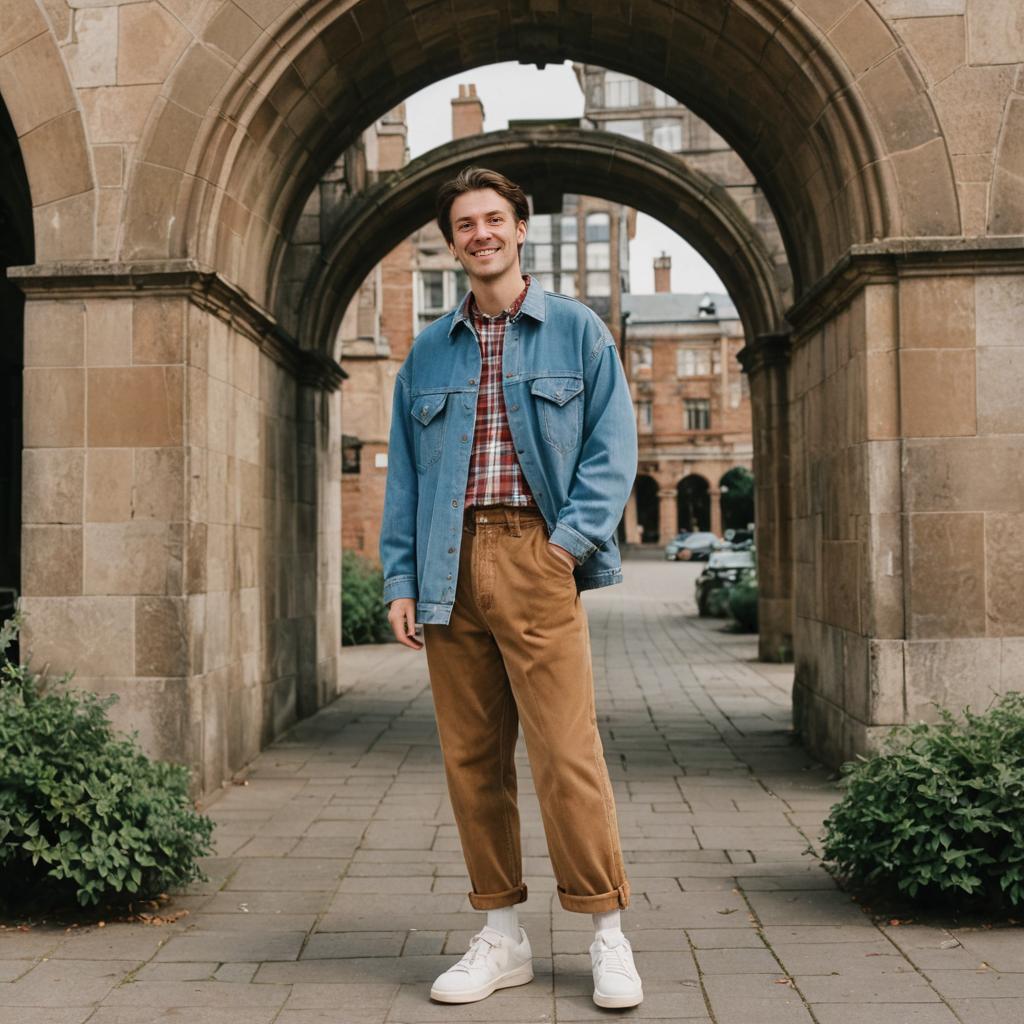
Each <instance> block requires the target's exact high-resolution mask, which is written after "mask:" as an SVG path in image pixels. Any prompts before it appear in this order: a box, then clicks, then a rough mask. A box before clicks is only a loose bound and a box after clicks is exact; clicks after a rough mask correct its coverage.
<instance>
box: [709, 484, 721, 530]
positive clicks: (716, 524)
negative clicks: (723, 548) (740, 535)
mask: <svg viewBox="0 0 1024 1024" xmlns="http://www.w3.org/2000/svg"><path fill="white" fill-rule="evenodd" d="M708 501H709V502H710V506H711V532H712V533H714V534H717V535H718V536H719V537H721V536H722V492H721V491H720V490H719V489H718V488H717V487H712V488H711V490H710V491H709V492H708Z"/></svg>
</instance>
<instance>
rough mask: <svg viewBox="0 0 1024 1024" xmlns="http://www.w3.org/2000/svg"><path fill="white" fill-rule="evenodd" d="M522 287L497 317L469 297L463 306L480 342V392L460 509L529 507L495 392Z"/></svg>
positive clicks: (499, 395) (500, 401) (499, 396)
mask: <svg viewBox="0 0 1024 1024" xmlns="http://www.w3.org/2000/svg"><path fill="white" fill-rule="evenodd" d="M523 281H524V282H525V286H524V287H523V290H522V291H521V292H520V293H519V297H518V298H517V299H516V301H515V302H513V303H512V305H511V306H509V307H508V309H506V310H503V311H502V312H501V313H499V314H498V315H497V316H487V315H486V314H484V313H481V312H480V310H479V308H478V307H477V304H476V299H475V298H474V297H473V293H472V292H470V294H469V298H468V299H467V300H466V301H467V302H468V304H469V308H468V310H467V313H468V315H469V317H470V319H471V321H472V323H473V330H475V331H476V335H477V337H478V338H479V339H480V392H479V394H478V395H477V401H476V428H475V430H474V432H473V452H472V454H471V455H470V458H469V482H468V483H467V485H466V502H465V504H466V507H469V506H470V505H498V504H505V505H534V504H535V502H534V498H533V495H532V494H531V493H530V486H529V484H527V482H526V478H525V477H524V476H523V471H522V469H521V468H520V466H519V460H518V459H517V458H516V450H515V446H514V445H513V444H512V433H511V431H510V430H509V428H508V416H507V414H506V413H505V395H504V393H503V392H502V389H501V353H502V349H503V347H504V344H505V327H506V325H507V324H508V322H509V320H514V319H515V318H516V317H517V316H518V315H519V309H520V307H521V306H522V304H523V300H524V299H525V298H526V292H527V290H528V289H529V287H530V278H529V276H524V278H523Z"/></svg>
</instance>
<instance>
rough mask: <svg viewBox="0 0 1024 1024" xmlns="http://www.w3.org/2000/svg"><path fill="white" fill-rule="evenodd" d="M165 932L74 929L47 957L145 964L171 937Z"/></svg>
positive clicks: (130, 926)
mask: <svg viewBox="0 0 1024 1024" xmlns="http://www.w3.org/2000/svg"><path fill="white" fill-rule="evenodd" d="M173 934H174V933H173V932H171V931H169V930H167V929H165V928H157V927H154V928H149V929H147V930H144V929H142V928H140V927H139V926H138V925H137V924H108V925H106V926H105V927H103V928H76V929H75V930H74V931H72V932H70V933H69V934H68V935H67V937H66V938H65V939H64V941H63V942H61V944H60V945H59V946H57V948H56V949H54V950H53V951H52V952H51V953H50V956H51V957H52V958H54V959H58V960H132V961H136V962H137V961H139V960H148V959H149V958H150V957H151V956H152V955H153V954H154V953H155V952H156V951H157V950H158V949H159V948H160V946H161V945H162V944H163V943H165V942H167V941H168V940H169V939H171V938H172V937H173Z"/></svg>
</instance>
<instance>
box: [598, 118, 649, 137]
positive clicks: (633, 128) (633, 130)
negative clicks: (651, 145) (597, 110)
mask: <svg viewBox="0 0 1024 1024" xmlns="http://www.w3.org/2000/svg"><path fill="white" fill-rule="evenodd" d="M601 127H602V128H604V129H605V130H606V131H609V132H615V133H616V134H617V135H625V136H626V137H627V138H630V139H636V141H637V142H643V141H645V140H644V123H643V121H635V120H630V121H605V122H604V123H603V124H602V125H601Z"/></svg>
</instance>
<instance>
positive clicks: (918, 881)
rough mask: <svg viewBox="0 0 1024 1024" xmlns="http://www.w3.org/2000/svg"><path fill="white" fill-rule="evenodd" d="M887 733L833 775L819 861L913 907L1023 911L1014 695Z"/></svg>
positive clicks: (1023, 832) (1019, 729)
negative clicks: (835, 799)
mask: <svg viewBox="0 0 1024 1024" xmlns="http://www.w3.org/2000/svg"><path fill="white" fill-rule="evenodd" d="M939 714H940V716H941V721H940V722H939V723H937V724H934V725H932V724H924V723H921V724H917V725H912V726H899V727H897V728H895V729H894V730H893V731H892V733H891V734H890V736H889V737H888V739H887V740H886V742H885V745H884V746H883V748H882V750H881V752H880V753H878V754H877V755H875V756H873V757H870V758H863V757H861V758H858V760H857V761H855V762H849V763H847V764H845V765H844V766H843V769H842V771H843V774H844V776H845V779H844V785H845V788H846V793H845V795H844V797H843V799H842V800H841V801H840V802H839V803H838V804H836V805H835V806H834V807H833V808H832V811H831V814H830V815H829V817H828V818H827V819H826V821H825V828H826V835H825V841H824V846H823V852H824V860H825V861H827V862H831V863H832V865H834V869H835V870H836V871H837V873H839V874H840V875H842V876H845V877H846V878H847V879H848V880H849V881H850V882H852V883H854V884H859V885H865V886H870V887H873V888H876V889H878V890H880V891H883V892H885V891H888V892H891V893H892V894H902V895H905V896H908V897H910V898H911V899H917V900H921V901H925V900H928V901H936V900H941V901H945V902H954V903H957V902H965V903H977V904H982V903H984V904H986V905H987V907H988V908H989V909H1002V908H1008V907H1019V906H1021V904H1022V903H1024V694H1021V693H1009V694H1006V695H1005V696H1003V697H1002V698H1001V699H1000V700H998V701H997V702H996V704H995V705H994V706H993V707H992V708H990V709H989V710H988V711H986V712H985V713H983V714H974V713H972V712H971V711H969V710H965V711H964V721H963V722H962V723H959V722H957V721H956V720H955V719H954V717H953V716H952V715H951V714H950V712H949V711H947V710H945V709H940V711H939Z"/></svg>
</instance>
